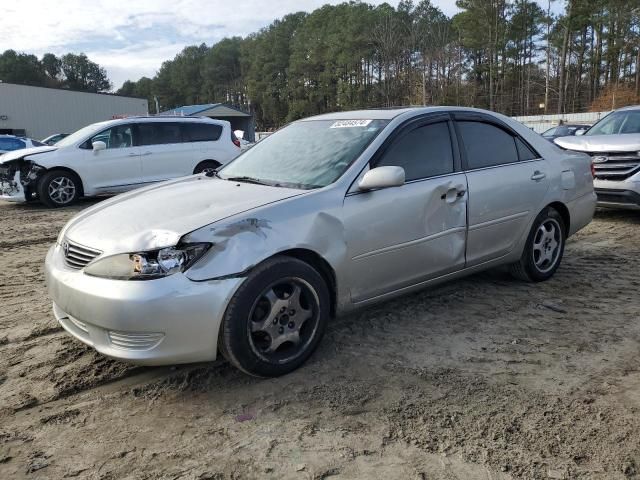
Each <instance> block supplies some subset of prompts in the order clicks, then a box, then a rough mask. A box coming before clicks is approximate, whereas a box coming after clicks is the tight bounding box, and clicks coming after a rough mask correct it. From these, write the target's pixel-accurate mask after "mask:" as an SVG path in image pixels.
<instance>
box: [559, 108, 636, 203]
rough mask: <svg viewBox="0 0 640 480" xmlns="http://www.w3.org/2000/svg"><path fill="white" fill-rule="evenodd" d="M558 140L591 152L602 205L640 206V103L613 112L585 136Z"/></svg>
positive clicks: (566, 145) (597, 189)
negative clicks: (639, 104)
mask: <svg viewBox="0 0 640 480" xmlns="http://www.w3.org/2000/svg"><path fill="white" fill-rule="evenodd" d="M554 141H555V143H556V144H557V145H559V146H560V147H561V148H565V149H567V150H573V151H577V152H584V153H587V154H588V155H590V156H591V158H592V159H593V166H594V171H595V180H594V186H595V189H596V194H597V195H598V205H600V206H602V207H613V208H625V209H630V210H640V106H635V107H625V108H621V109H619V110H616V111H615V112H612V113H610V114H609V115H607V116H606V117H604V118H603V119H602V120H600V121H599V122H598V123H596V124H595V125H594V126H593V127H591V128H590V129H589V130H587V131H586V133H585V134H584V135H582V136H575V137H561V138H556V139H555V140H554Z"/></svg>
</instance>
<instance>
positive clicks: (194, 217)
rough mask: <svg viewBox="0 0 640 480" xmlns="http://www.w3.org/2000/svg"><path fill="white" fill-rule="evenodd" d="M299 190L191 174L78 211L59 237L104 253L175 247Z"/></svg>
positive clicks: (295, 193)
mask: <svg viewBox="0 0 640 480" xmlns="http://www.w3.org/2000/svg"><path fill="white" fill-rule="evenodd" d="M302 193H304V191H303V190H295V189H288V188H278V187H269V186H264V185H254V184H248V183H240V182H231V181H226V180H221V179H218V178H211V177H206V176H204V175H194V176H190V177H183V178H180V179H176V180H171V181H168V182H163V183H160V184H156V185H153V186H150V187H146V188H143V189H139V190H134V191H132V192H129V193H125V194H122V195H118V196H116V197H113V198H111V199H109V200H106V201H104V202H101V203H99V204H97V205H94V206H93V207H91V208H88V209H86V210H84V211H82V212H80V213H79V214H78V215H77V216H76V217H74V218H73V219H71V220H70V221H69V223H68V224H67V225H66V226H65V228H64V229H63V232H62V235H61V237H62V236H66V237H67V238H68V239H69V240H71V241H74V242H77V243H80V244H82V245H84V246H87V247H90V248H94V249H98V250H102V251H103V252H104V253H105V254H113V253H125V252H136V251H144V250H152V249H156V248H162V247H167V246H172V245H175V244H176V243H177V242H178V240H179V239H180V238H181V237H182V236H183V235H185V234H186V233H189V232H191V231H193V230H195V229H197V228H200V227H203V226H205V225H208V224H210V223H213V222H216V221H219V220H222V219H224V218H227V217H230V216H232V215H236V214H238V213H242V212H246V211H248V210H252V209H255V208H258V207H261V206H263V205H266V204H269V203H273V202H277V201H279V200H284V199H285V198H289V197H293V196H296V195H301V194H302Z"/></svg>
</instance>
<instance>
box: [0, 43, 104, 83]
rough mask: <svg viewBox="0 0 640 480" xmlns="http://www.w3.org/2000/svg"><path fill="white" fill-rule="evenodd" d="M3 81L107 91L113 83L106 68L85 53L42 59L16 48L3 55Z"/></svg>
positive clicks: (0, 62)
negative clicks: (19, 51) (17, 50)
mask: <svg viewBox="0 0 640 480" xmlns="http://www.w3.org/2000/svg"><path fill="white" fill-rule="evenodd" d="M0 80H1V81H3V82H6V83H19V84H22V85H34V86H39V87H53V88H69V89H72V90H81V91H84V92H94V93H95V92H106V91H109V90H111V88H112V85H111V82H110V81H109V79H108V78H107V73H106V71H105V69H104V68H102V67H101V66H100V65H98V64H97V63H95V62H92V61H91V60H89V58H87V56H86V55H85V54H83V53H81V54H79V55H76V54H73V53H67V54H66V55H63V56H61V57H59V58H58V57H56V56H55V55H54V54H53V53H45V54H44V55H43V56H42V58H40V59H39V58H38V57H37V56H35V55H31V54H27V53H18V52H16V51H15V50H6V51H5V52H4V53H2V54H0Z"/></svg>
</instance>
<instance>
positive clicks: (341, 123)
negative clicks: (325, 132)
mask: <svg viewBox="0 0 640 480" xmlns="http://www.w3.org/2000/svg"><path fill="white" fill-rule="evenodd" d="M370 123H371V120H338V121H337V122H333V125H331V127H330V128H354V127H366V126H367V125H369V124H370Z"/></svg>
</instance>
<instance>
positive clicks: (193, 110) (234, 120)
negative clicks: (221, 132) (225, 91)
mask: <svg viewBox="0 0 640 480" xmlns="http://www.w3.org/2000/svg"><path fill="white" fill-rule="evenodd" d="M160 115H181V116H184V117H209V118H216V119H218V120H226V121H228V122H230V123H231V129H232V130H234V131H235V130H242V131H243V132H244V137H243V138H244V139H245V140H248V141H250V142H254V141H255V136H256V128H255V125H254V123H253V116H252V115H251V114H249V113H247V112H243V111H242V110H240V109H238V108H236V107H232V106H230V105H225V104H224V103H205V104H203V105H185V106H183V107H176V108H173V109H171V110H167V111H166V112H162V113H161V114H160Z"/></svg>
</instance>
